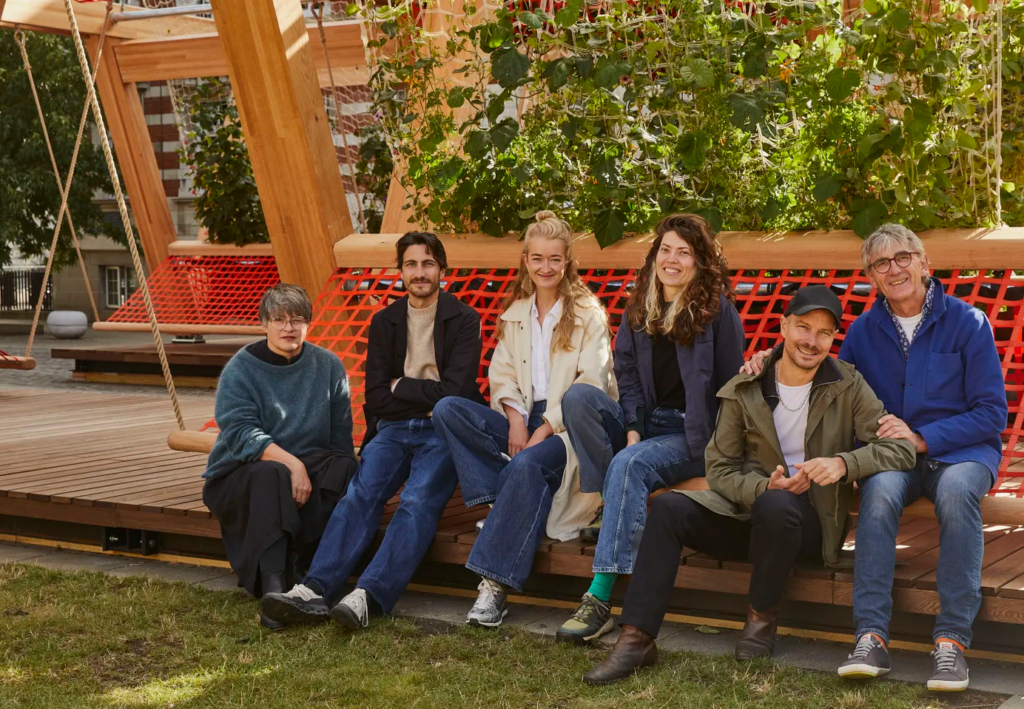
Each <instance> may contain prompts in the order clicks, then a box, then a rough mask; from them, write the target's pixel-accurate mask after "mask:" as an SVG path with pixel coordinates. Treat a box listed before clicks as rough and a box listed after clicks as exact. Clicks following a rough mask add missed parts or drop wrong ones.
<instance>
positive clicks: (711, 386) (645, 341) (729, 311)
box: [615, 295, 745, 458]
mask: <svg viewBox="0 0 1024 709" xmlns="http://www.w3.org/2000/svg"><path fill="white" fill-rule="evenodd" d="M744 345H745V338H744V335H743V323H742V322H741V321H740V315H739V313H738V312H736V306H734V305H733V304H732V303H731V302H729V300H728V299H727V298H726V297H725V296H724V295H723V296H721V302H720V304H719V309H718V317H716V318H715V319H714V321H713V322H711V323H710V324H709V325H706V326H705V328H704V332H702V333H701V334H699V335H697V336H696V337H695V338H694V340H693V343H692V344H690V345H688V346H686V347H684V346H682V345H679V344H677V345H676V358H677V359H678V360H679V374H680V376H681V377H682V379H683V386H684V387H685V388H686V421H685V428H686V442H687V444H688V445H689V448H690V450H691V451H693V454H694V455H700V456H701V458H703V456H704V449H705V448H707V445H708V441H709V440H711V432H712V431H713V430H714V427H715V419H716V418H717V417H718V397H717V393H718V390H719V389H721V388H722V387H723V386H725V385H726V383H728V381H729V380H730V379H732V378H733V377H734V376H736V374H737V373H738V372H739V371H740V367H742V366H743V349H744ZM653 359H654V345H653V343H652V342H651V336H650V335H648V334H647V333H646V332H645V331H643V330H641V331H640V332H636V331H634V330H633V329H632V328H631V327H630V326H629V322H628V321H627V320H626V319H625V318H623V320H622V324H621V325H619V331H618V333H617V334H616V336H615V378H616V380H618V383H619V404H620V405H621V406H622V414H623V416H624V418H625V421H626V425H627V426H629V425H630V424H632V423H636V422H637V421H639V422H640V423H641V424H642V423H643V421H644V417H645V416H646V414H648V413H650V412H651V411H654V409H655V408H657V405H658V404H657V401H658V399H657V395H656V393H655V390H654V365H653ZM640 429H641V430H643V426H642V425H641V426H640Z"/></svg>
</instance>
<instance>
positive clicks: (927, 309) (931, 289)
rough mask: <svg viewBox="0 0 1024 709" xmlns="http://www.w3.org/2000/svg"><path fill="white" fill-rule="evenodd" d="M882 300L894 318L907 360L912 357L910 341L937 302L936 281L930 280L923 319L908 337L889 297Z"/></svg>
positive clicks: (922, 311)
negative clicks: (911, 335)
mask: <svg viewBox="0 0 1024 709" xmlns="http://www.w3.org/2000/svg"><path fill="white" fill-rule="evenodd" d="M882 302H884V303H885V309H886V311H887V312H888V313H889V317H890V318H892V324H893V325H895V326H896V334H897V335H899V338H900V347H902V348H903V359H904V360H906V359H908V358H909V357H910V342H911V340H916V339H917V333H918V332H920V331H921V326H922V325H924V323H925V320H927V319H928V315H929V313H931V311H932V304H933V303H934V302H935V281H932V280H929V281H928V292H927V293H925V296H924V307H923V308H921V321H920V322H919V323H917V327H915V328H914V335H913V337H911V338H910V340H908V339H907V333H905V332H904V331H903V326H902V325H900V321H899V319H898V318H897V317H896V313H894V312H893V311H892V307H891V306H890V305H889V299H888V298H883V299H882Z"/></svg>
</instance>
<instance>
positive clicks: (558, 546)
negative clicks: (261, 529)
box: [0, 388, 1024, 624]
mask: <svg viewBox="0 0 1024 709" xmlns="http://www.w3.org/2000/svg"><path fill="white" fill-rule="evenodd" d="M183 405H184V406H185V412H186V416H187V418H188V423H189V425H190V426H191V427H193V428H195V427H198V426H199V425H200V424H201V423H202V422H204V421H206V420H208V419H209V418H210V415H211V414H212V407H213V401H212V399H199V398H185V399H183ZM173 425H174V424H173V416H172V413H171V409H170V405H169V403H168V402H167V400H166V399H164V398H160V397H151V396H137V395H134V396H133V395H120V394H114V393H106V392H103V393H93V392H80V393H75V392H67V391H43V390H34V389H21V388H8V389H0V431H2V439H0V451H2V456H0V460H2V461H3V462H2V465H0V515H9V516H16V517H29V518H35V519H42V520H53V521H58V522H72V523H78V524H85V525H95V526H100V527H127V528H131V529H138V530H148V531H155V532H163V533H174V534H183V535H190V536H197V537H207V538H216V537H218V536H219V531H218V526H217V523H216V521H215V520H213V519H212V518H211V517H210V513H209V511H208V510H207V509H206V508H205V506H204V505H203V503H202V481H201V479H200V477H199V476H200V474H201V472H202V470H203V467H204V463H205V457H204V456H203V455H201V454H191V453H180V452H174V451H170V450H168V449H167V447H166V445H165V443H164V440H165V438H166V436H167V433H168V432H169V431H170V430H171V429H172V428H173ZM396 506H397V500H392V501H391V503H389V505H388V507H387V509H386V512H385V517H384V520H383V522H382V528H381V531H382V532H383V529H384V526H385V525H386V524H387V522H388V520H389V519H390V517H391V514H393V512H394V508H395V507H396ZM484 513H485V510H479V509H473V510H467V509H466V508H465V507H464V506H463V504H462V498H461V496H460V495H459V494H458V493H457V494H456V497H455V498H453V499H452V501H451V502H450V503H449V505H448V508H447V509H446V510H445V513H444V519H443V520H442V523H441V525H440V528H439V530H438V532H437V534H436V536H435V541H434V545H433V546H432V547H431V550H430V552H429V553H428V560H430V561H434V562H440V563H448V564H464V563H465V562H466V560H467V558H468V556H469V551H470V549H472V546H473V542H474V541H475V539H476V529H475V522H476V520H478V519H479V518H480V517H481V516H483V515H484ZM854 539H855V532H854V533H851V539H850V540H849V542H848V544H852V542H853V541H854ZM897 541H898V550H897V558H898V561H899V566H898V567H897V569H896V588H895V590H894V598H895V607H896V610H898V611H904V612H909V613H925V614H934V613H936V612H938V610H939V599H938V593H937V591H936V572H935V570H936V566H937V563H938V553H939V530H938V527H937V525H936V523H935V522H934V521H929V520H922V519H913V520H910V519H904V521H903V524H902V525H901V528H900V535H899V538H898V540H897ZM985 542H986V544H985V560H984V570H983V573H982V586H983V592H984V600H983V602H982V607H981V612H980V614H979V620H984V621H995V622H1000V623H1015V624H1020V623H1024V528H1010V527H1005V526H1004V527H995V526H990V527H987V528H986V531H985ZM593 554H594V550H593V547H592V546H588V545H585V544H582V543H581V542H579V541H578V540H577V541H570V542H560V543H556V542H554V541H553V540H548V541H546V542H545V543H544V544H543V545H542V547H541V549H540V552H539V553H538V555H537V560H536V564H535V567H534V569H535V571H536V572H538V573H544V574H553V575H562V576H579V577H587V576H590V575H591V563H592V557H593ZM749 579H750V566H749V565H748V564H745V563H739V562H718V561H716V560H714V559H710V558H708V557H706V556H704V555H701V554H696V553H693V552H692V551H687V552H685V553H684V554H683V557H682V559H681V564H680V568H679V573H678V575H677V577H676V585H677V586H678V587H679V588H682V589H690V590H696V591H708V592H716V593H731V594H738V595H743V594H745V593H746V589H747V585H748V583H749ZM787 595H788V597H789V598H790V599H791V600H794V601H800V602H810V603H818V604H831V605H838V606H850V605H851V603H852V571H838V572H832V571H828V570H824V569H805V570H798V571H797V572H796V573H795V574H794V577H793V578H792V580H791V582H790V584H789V587H788V590H787Z"/></svg>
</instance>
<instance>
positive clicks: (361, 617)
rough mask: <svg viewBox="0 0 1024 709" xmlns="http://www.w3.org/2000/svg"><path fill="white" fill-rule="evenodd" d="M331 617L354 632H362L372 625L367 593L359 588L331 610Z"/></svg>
mask: <svg viewBox="0 0 1024 709" xmlns="http://www.w3.org/2000/svg"><path fill="white" fill-rule="evenodd" d="M331 617H332V618H334V619H335V620H336V621H338V622H339V623H341V624H342V625H344V626H345V627H346V628H351V629H352V630H360V629H361V628H365V627H366V626H367V625H369V624H370V607H369V605H368V604H367V602H366V591H365V590H363V589H361V588H357V589H356V590H355V591H353V592H352V593H350V594H348V595H347V596H345V597H344V598H342V599H341V600H340V601H338V604H337V605H336V606H334V608H332V609H331Z"/></svg>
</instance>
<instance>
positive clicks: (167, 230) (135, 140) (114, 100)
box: [87, 36, 177, 271]
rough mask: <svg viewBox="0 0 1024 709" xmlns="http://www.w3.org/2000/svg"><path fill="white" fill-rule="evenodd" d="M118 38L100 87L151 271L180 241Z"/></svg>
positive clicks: (110, 44) (92, 45) (109, 46)
mask: <svg viewBox="0 0 1024 709" xmlns="http://www.w3.org/2000/svg"><path fill="white" fill-rule="evenodd" d="M120 41H121V40H119V39H114V38H112V37H107V40H106V45H105V46H104V48H103V57H102V58H101V59H100V68H99V73H98V74H97V76H96V89H97V92H98V93H99V98H100V102H101V103H102V104H103V113H104V115H105V116H106V120H107V128H108V129H109V130H110V137H111V138H112V139H113V142H114V152H116V153H117V164H118V167H119V168H120V169H121V177H122V179H123V180H124V186H125V189H126V190H127V191H128V201H129V204H130V206H131V209H132V216H133V217H134V218H135V226H136V227H137V228H138V230H139V240H140V241H141V242H142V250H143V252H144V253H145V255H146V265H148V266H149V270H150V271H152V270H153V269H154V268H156V267H157V265H159V264H160V262H161V261H163V260H164V259H165V258H167V246H168V244H170V243H171V242H173V241H175V240H176V239H177V230H176V228H175V226H174V220H173V219H172V218H171V208H170V206H169V205H168V204H167V196H166V194H165V193H164V184H163V181H162V179H161V177H160V168H159V167H158V166H157V164H156V154H155V153H154V152H153V142H152V141H151V140H150V137H149V128H148V126H147V125H146V115H145V114H144V113H143V111H142V101H141V100H140V99H139V91H138V89H137V88H136V86H135V84H125V83H123V82H122V81H121V71H120V70H119V69H118V66H117V57H116V56H115V54H114V47H115V45H116V44H117V43H118V42H120ZM98 43H99V38H98V37H95V36H93V37H89V38H88V39H87V45H88V47H89V53H90V54H91V55H92V56H96V47H97V44H98Z"/></svg>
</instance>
